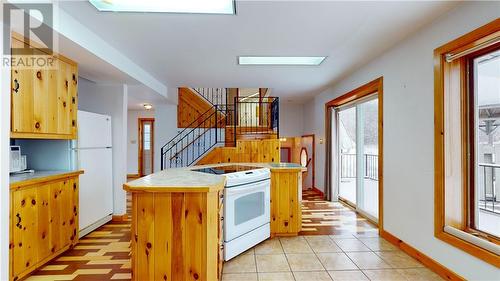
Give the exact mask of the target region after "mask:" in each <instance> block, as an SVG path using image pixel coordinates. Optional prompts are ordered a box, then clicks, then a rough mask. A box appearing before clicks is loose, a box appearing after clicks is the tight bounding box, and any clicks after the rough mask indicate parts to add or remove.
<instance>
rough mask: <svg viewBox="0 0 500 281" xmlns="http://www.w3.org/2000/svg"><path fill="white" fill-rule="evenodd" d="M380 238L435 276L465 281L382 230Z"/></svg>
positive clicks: (453, 280) (452, 280)
mask: <svg viewBox="0 0 500 281" xmlns="http://www.w3.org/2000/svg"><path fill="white" fill-rule="evenodd" d="M380 236H382V238H384V239H385V240H387V241H389V242H390V243H392V244H394V245H395V246H397V247H399V248H400V249H401V250H402V251H403V252H405V253H407V254H408V255H410V256H411V257H413V258H414V259H416V260H418V261H419V262H421V263H422V264H423V265H425V266H427V267H428V268H429V269H430V270H432V271H434V272H435V273H436V274H438V275H439V276H441V277H442V278H444V279H446V280H451V281H455V280H457V281H465V280H466V279H465V278H463V277H462V276H460V275H458V274H456V273H455V272H453V271H451V270H450V269H448V268H447V267H445V266H444V265H442V264H440V263H439V262H437V261H435V260H433V259H432V258H430V257H429V256H427V255H425V254H424V253H422V252H420V251H419V250H417V249H415V248H413V247H412V246H410V245H408V244H407V243H405V242H404V241H402V240H401V239H399V238H397V237H396V236H394V235H392V234H390V233H389V232H387V231H385V230H382V231H381V232H380Z"/></svg>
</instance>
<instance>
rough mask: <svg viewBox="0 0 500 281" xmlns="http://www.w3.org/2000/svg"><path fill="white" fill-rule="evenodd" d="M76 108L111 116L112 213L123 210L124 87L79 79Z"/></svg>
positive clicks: (122, 211)
mask: <svg viewBox="0 0 500 281" xmlns="http://www.w3.org/2000/svg"><path fill="white" fill-rule="evenodd" d="M78 109H80V110H85V111H90V112H95V113H100V114H107V115H110V116H111V120H112V121H111V126H112V131H113V201H114V202H113V214H115V215H122V214H125V212H126V193H125V191H124V190H123V184H124V183H125V182H126V180H127V144H126V142H127V86H126V85H122V84H119V85H116V84H115V85H102V84H95V83H93V82H91V81H88V80H85V79H83V78H80V79H79V81H78Z"/></svg>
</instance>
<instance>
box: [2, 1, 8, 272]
mask: <svg viewBox="0 0 500 281" xmlns="http://www.w3.org/2000/svg"><path fill="white" fill-rule="evenodd" d="M2 15H3V9H2V8H1V7H0V18H2V17H3V16H2ZM5 37H6V36H5V35H4V33H3V20H0V38H2V42H1V43H3V39H4V38H5ZM7 38H9V36H7ZM8 45H10V44H8ZM0 54H1V55H2V56H3V54H4V49H3V44H0ZM0 68H1V69H0V93H3V94H2V95H0V187H1V188H0V221H1V222H2V223H1V224H0V280H9V223H8V222H9V210H10V208H9V188H8V186H9V145H10V94H8V93H10V68H9V67H3V66H0Z"/></svg>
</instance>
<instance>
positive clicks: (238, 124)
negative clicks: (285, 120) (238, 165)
mask: <svg viewBox="0 0 500 281" xmlns="http://www.w3.org/2000/svg"><path fill="white" fill-rule="evenodd" d="M229 128H231V129H229ZM245 135H247V136H248V137H250V138H252V137H259V135H261V136H262V135H275V137H276V138H279V98H277V97H263V98H261V97H236V98H235V99H234V104H225V105H213V106H212V107H210V109H208V110H207V111H205V112H204V113H203V114H201V115H200V116H199V117H198V118H197V119H196V120H194V121H193V122H191V124H189V125H188V126H187V127H186V128H185V129H183V130H182V131H181V132H179V133H178V134H177V135H176V136H175V137H173V138H172V139H171V140H170V141H169V142H167V144H165V145H164V146H163V147H162V148H161V169H162V170H163V169H166V168H175V167H186V166H190V165H192V164H194V163H196V162H197V161H198V160H199V159H200V158H201V157H202V156H204V155H205V154H206V153H207V152H209V151H210V150H211V149H212V148H213V147H214V146H216V145H219V144H231V145H234V146H236V140H237V139H238V136H240V137H242V138H244V137H245Z"/></svg>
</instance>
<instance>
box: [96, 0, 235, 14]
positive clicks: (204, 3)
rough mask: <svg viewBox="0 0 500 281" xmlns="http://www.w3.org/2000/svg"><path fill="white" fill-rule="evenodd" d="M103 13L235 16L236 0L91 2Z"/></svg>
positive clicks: (117, 0)
mask: <svg viewBox="0 0 500 281" xmlns="http://www.w3.org/2000/svg"><path fill="white" fill-rule="evenodd" d="M89 2H90V3H91V4H92V5H94V6H95V7H96V8H97V10H99V11H101V12H157V13H193V14H230V15H232V14H235V6H234V0H140V1H138V0H89Z"/></svg>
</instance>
